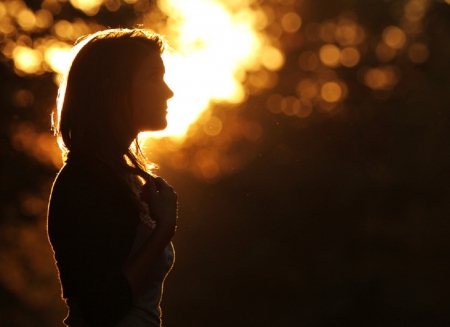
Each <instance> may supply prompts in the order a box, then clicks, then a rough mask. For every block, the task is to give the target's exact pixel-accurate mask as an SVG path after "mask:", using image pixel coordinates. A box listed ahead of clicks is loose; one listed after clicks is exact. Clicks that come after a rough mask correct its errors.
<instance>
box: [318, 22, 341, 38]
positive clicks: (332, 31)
mask: <svg viewBox="0 0 450 327" xmlns="http://www.w3.org/2000/svg"><path fill="white" fill-rule="evenodd" d="M336 28H337V26H336V24H335V23H332V22H328V23H325V24H322V25H321V26H320V30H319V35H320V38H321V39H322V41H324V42H327V43H331V42H334V41H335V35H336Z"/></svg>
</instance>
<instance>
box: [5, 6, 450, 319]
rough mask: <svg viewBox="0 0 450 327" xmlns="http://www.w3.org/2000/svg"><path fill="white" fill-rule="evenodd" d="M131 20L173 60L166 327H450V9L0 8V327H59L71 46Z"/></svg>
mask: <svg viewBox="0 0 450 327" xmlns="http://www.w3.org/2000/svg"><path fill="white" fill-rule="evenodd" d="M135 26H142V27H145V28H150V29H152V30H154V31H156V32H159V33H162V34H164V35H165V36H166V39H167V40H168V42H169V45H170V47H171V49H170V50H169V51H168V52H167V53H166V54H165V55H164V60H165V63H166V69H167V74H166V80H167V83H168V84H169V85H170V86H171V88H172V89H173V90H174V92H175V97H174V98H173V99H172V100H171V101H170V103H169V110H170V112H169V127H168V129H167V131H166V132H164V133H160V134H153V135H152V134H148V135H144V136H143V137H142V142H143V144H144V147H145V148H144V150H145V153H146V155H147V157H148V158H149V159H150V160H151V161H153V162H155V163H157V164H158V165H159V166H160V168H159V170H158V171H157V174H159V175H161V176H163V177H164V178H165V179H167V180H168V181H169V182H170V183H171V184H172V185H173V186H174V187H175V189H176V190H177V192H178V194H179V202H180V206H179V216H180V218H179V227H178V231H177V234H176V236H175V239H174V244H175V247H176V254H177V258H176V264H175V266H174V269H173V270H172V272H171V274H170V275H169V277H168V278H167V280H166V285H165V290H164V293H165V294H164V298H163V302H162V308H163V318H164V319H163V320H164V326H166V327H170V326H185V327H188V326H196V327H200V326H217V327H221V326H224V327H225V326H230V325H233V326H448V325H449V324H450V287H449V282H448V276H449V273H450V269H449V266H450V265H449V264H448V261H449V245H450V241H449V238H448V236H447V234H448V231H449V228H450V221H449V213H450V201H449V200H450V198H449V195H450V184H449V182H450V173H449V169H448V168H449V164H450V154H449V140H450V130H449V127H450V121H449V118H450V117H449V110H448V108H449V105H450V98H449V90H450V75H449V74H450V1H449V0H445V1H444V0H440V1H438V0H333V1H330V0H227V1H225V0H223V1H219V0H209V1H207V0H189V1H183V0H159V1H151V0H124V1H122V0H44V1H39V0H27V1H22V0H2V1H1V2H0V60H1V64H0V104H1V110H0V265H1V266H0V326H2V327H6V326H11V327H13V326H14V327H15V326H18V327H19V326H30V327H33V326H49V327H53V326H62V319H63V318H64V316H65V314H66V308H65V306H64V304H63V302H62V301H61V299H60V286H59V282H58V277H57V273H56V269H55V265H54V262H53V257H52V251H51V248H50V247H49V244H48V241H47V236H46V231H45V224H46V209H47V201H48V197H49V194H50V189H51V185H52V182H53V180H54V178H55V176H56V173H57V172H58V170H59V168H60V167H61V166H62V160H61V156H60V151H59V149H58V147H57V145H56V141H55V138H54V136H53V134H52V132H51V121H52V113H53V112H54V110H55V98H56V95H57V88H58V84H59V80H60V76H61V74H62V73H64V71H65V70H66V69H67V67H68V63H69V62H70V56H71V53H70V51H69V50H70V48H71V47H72V45H73V42H74V41H75V40H76V39H77V38H78V37H80V36H81V35H84V34H87V33H91V32H94V31H97V30H100V29H104V28H107V27H114V28H115V27H135ZM53 117H54V116H53Z"/></svg>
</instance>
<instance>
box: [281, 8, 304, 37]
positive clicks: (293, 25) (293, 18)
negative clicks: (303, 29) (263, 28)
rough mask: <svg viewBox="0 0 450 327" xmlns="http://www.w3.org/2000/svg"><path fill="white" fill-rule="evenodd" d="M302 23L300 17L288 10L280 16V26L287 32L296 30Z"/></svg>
mask: <svg viewBox="0 0 450 327" xmlns="http://www.w3.org/2000/svg"><path fill="white" fill-rule="evenodd" d="M301 25H302V19H301V18H300V16H299V15H298V14H297V13H295V12H288V13H287V14H285V15H284V16H283V18H281V26H282V27H283V29H284V30H285V31H286V32H288V33H294V32H297V31H298V30H299V29H300V26H301Z"/></svg>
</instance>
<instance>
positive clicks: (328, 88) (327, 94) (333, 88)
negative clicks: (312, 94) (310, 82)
mask: <svg viewBox="0 0 450 327" xmlns="http://www.w3.org/2000/svg"><path fill="white" fill-rule="evenodd" d="M321 95H322V98H323V99H324V100H325V101H326V102H337V101H339V100H340V99H341V97H342V89H341V87H340V86H339V84H338V83H336V82H328V83H325V84H324V85H323V86H322V90H321Z"/></svg>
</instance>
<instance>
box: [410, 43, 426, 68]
mask: <svg viewBox="0 0 450 327" xmlns="http://www.w3.org/2000/svg"><path fill="white" fill-rule="evenodd" d="M429 54H430V52H429V50H428V47H427V46H426V45H425V44H422V43H414V44H411V46H410V47H409V49H408V57H409V59H410V60H411V61H412V62H413V63H415V64H422V63H424V62H425V61H427V60H428V56H429Z"/></svg>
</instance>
